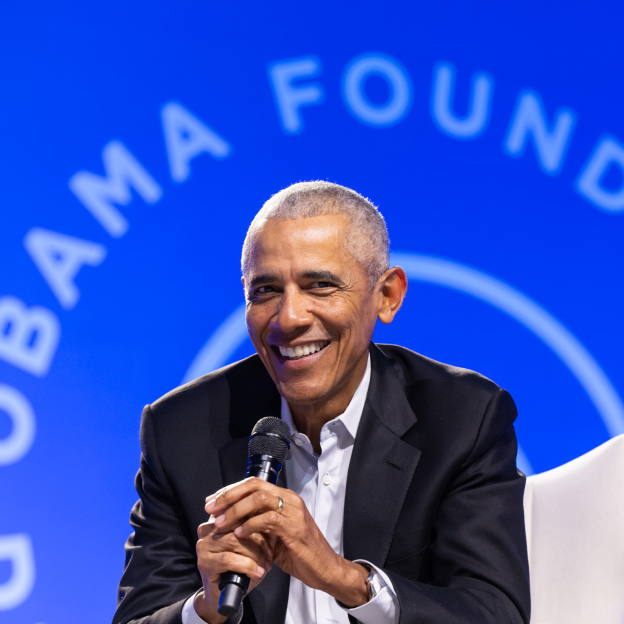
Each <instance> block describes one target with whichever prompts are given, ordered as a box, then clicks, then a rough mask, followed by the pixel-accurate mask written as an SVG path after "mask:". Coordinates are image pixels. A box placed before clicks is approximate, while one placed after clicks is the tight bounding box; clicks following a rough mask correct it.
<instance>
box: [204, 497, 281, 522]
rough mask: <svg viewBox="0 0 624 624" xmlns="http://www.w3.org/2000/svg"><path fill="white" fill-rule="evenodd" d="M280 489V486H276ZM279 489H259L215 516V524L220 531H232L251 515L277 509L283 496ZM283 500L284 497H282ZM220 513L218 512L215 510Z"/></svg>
mask: <svg viewBox="0 0 624 624" xmlns="http://www.w3.org/2000/svg"><path fill="white" fill-rule="evenodd" d="M275 490H277V491H279V488H275ZM277 491H269V490H267V489H266V488H261V489H257V490H256V491H253V492H251V493H250V494H249V495H247V496H246V497H245V498H243V499H241V500H239V501H238V502H237V503H234V504H233V505H231V506H230V507H228V508H227V509H225V510H224V511H223V512H222V513H221V514H219V515H217V516H216V518H215V525H216V526H217V527H218V528H219V530H220V531H231V530H233V529H235V528H236V527H237V526H239V525H240V524H242V523H243V522H244V521H245V519H246V518H247V517H249V516H257V515H258V514H263V513H266V512H268V511H275V510H276V509H277V508H278V505H279V499H280V498H281V497H280V496H279V495H278V494H277ZM282 500H283V499H282ZM284 504H285V503H284ZM215 513H218V512H215Z"/></svg>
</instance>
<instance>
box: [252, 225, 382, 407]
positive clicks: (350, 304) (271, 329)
mask: <svg viewBox="0 0 624 624" xmlns="http://www.w3.org/2000/svg"><path fill="white" fill-rule="evenodd" d="M349 233H350V232H349V228H348V220H347V217H346V216H344V215H326V216H321V217H312V218H305V219H296V220H291V221H277V220H268V221H266V222H265V223H264V225H262V226H261V228H260V230H259V231H258V232H257V234H256V237H255V241H254V245H253V262H252V264H251V267H249V269H248V271H247V274H246V275H245V278H244V284H245V291H246V297H247V313H246V322H247V328H248V330H249V334H250V336H251V339H252V341H253V343H254V346H255V347H256V350H257V352H258V354H259V355H260V357H261V359H262V361H263V362H264V364H265V366H266V368H267V370H268V371H269V373H270V375H271V377H272V378H273V381H274V382H275V384H276V385H277V388H278V390H279V392H280V394H281V395H282V396H283V397H284V398H285V399H286V400H287V401H288V402H289V403H290V404H291V405H297V404H300V405H313V404H316V403H319V404H322V403H323V402H325V401H328V400H331V399H333V398H336V397H337V395H340V393H341V392H346V393H349V392H351V393H352V392H353V391H354V390H355V388H356V387H357V384H358V383H359V380H360V379H361V376H362V374H363V372H364V368H365V366H366V358H367V356H368V348H369V345H370V341H371V338H372V335H373V330H374V328H375V321H376V319H377V315H378V312H379V306H380V302H381V295H380V293H379V291H378V290H377V289H376V290H375V291H374V292H373V293H370V292H369V284H368V279H367V275H366V272H365V270H364V268H363V267H361V266H360V265H359V264H358V263H357V262H356V261H355V260H354V259H353V258H352V257H351V256H350V255H349V254H347V253H346V251H345V241H346V236H347V235H348V234H349ZM306 353H307V355H306ZM350 398H351V395H350V394H349V396H348V398H347V402H348V400H350Z"/></svg>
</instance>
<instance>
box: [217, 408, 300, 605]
mask: <svg viewBox="0 0 624 624" xmlns="http://www.w3.org/2000/svg"><path fill="white" fill-rule="evenodd" d="M290 438H291V434H290V428H289V427H288V425H287V424H286V423H285V422H284V421H283V420H280V419H279V418H275V417H273V416H267V417H266V418H261V419H260V420H259V421H258V422H257V423H256V426H255V427H254V428H253V431H252V432H251V437H250V438H249V446H248V451H247V454H248V456H249V460H248V462H247V472H246V473H245V478H247V477H258V479H262V480H263V481H268V482H269V483H272V484H273V485H275V484H276V483H277V478H278V477H279V473H280V470H281V469H282V464H283V463H284V460H285V459H286V456H287V455H288V451H289V449H290ZM219 589H220V590H221V597H220V598H219V607H218V608H217V611H219V613H220V614H221V615H224V616H226V617H233V616H234V615H236V614H237V613H238V611H239V609H240V606H241V602H242V600H243V598H244V596H245V594H246V593H247V590H248V589H249V577H248V576H247V575H246V574H238V572H226V573H225V574H222V575H221V580H220V581H219Z"/></svg>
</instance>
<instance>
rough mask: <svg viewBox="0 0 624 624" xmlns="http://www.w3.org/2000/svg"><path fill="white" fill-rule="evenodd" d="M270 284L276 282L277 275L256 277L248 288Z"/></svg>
mask: <svg viewBox="0 0 624 624" xmlns="http://www.w3.org/2000/svg"><path fill="white" fill-rule="evenodd" d="M271 282H277V275H271V274H268V273H267V274H265V275H256V277H254V278H253V279H252V280H251V282H250V283H249V286H250V287H251V288H255V287H256V286H259V285H260V284H270V283H271Z"/></svg>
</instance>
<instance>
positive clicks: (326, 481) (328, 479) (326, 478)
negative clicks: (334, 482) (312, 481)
mask: <svg viewBox="0 0 624 624" xmlns="http://www.w3.org/2000/svg"><path fill="white" fill-rule="evenodd" d="M323 483H324V484H325V485H329V484H330V483H331V477H330V476H329V475H328V474H326V475H325V476H324V477H323Z"/></svg>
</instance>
